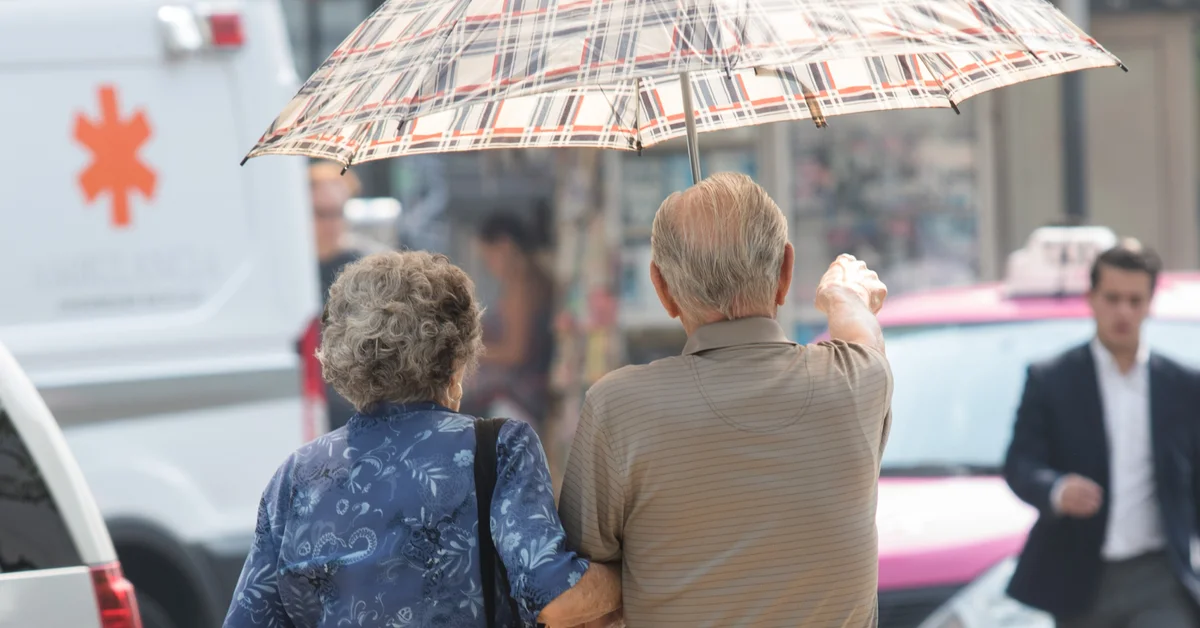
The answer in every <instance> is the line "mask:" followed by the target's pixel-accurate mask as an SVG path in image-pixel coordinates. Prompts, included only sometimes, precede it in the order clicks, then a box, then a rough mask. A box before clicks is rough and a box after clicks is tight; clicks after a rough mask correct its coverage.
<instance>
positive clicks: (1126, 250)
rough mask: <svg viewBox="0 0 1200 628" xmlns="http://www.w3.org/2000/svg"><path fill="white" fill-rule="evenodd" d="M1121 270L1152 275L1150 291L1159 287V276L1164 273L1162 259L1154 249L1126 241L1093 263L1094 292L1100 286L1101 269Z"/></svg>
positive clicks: (1097, 257) (1098, 257)
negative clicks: (1105, 267) (1103, 267)
mask: <svg viewBox="0 0 1200 628" xmlns="http://www.w3.org/2000/svg"><path fill="white" fill-rule="evenodd" d="M1102 266H1107V267H1109V268H1119V269H1121V270H1129V271H1134V272H1142V273H1146V274H1147V275H1150V291H1151V292H1153V291H1154V289H1155V287H1157V286H1158V274H1159V273H1160V272H1162V259H1160V258H1159V257H1158V253H1155V252H1154V250H1153V249H1151V248H1149V247H1145V246H1142V245H1141V244H1140V243H1139V242H1138V241H1136V240H1125V241H1123V242H1121V243H1120V244H1118V245H1116V246H1114V247H1112V248H1111V249H1108V250H1107V251H1105V252H1103V253H1101V254H1100V255H1098V256H1096V259H1095V261H1093V262H1092V290H1095V289H1096V287H1097V286H1099V285H1100V268H1101V267H1102Z"/></svg>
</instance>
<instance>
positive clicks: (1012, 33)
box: [939, 0, 1042, 111]
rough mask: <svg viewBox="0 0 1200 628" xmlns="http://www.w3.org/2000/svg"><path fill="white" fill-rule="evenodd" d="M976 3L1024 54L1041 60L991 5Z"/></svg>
mask: <svg viewBox="0 0 1200 628" xmlns="http://www.w3.org/2000/svg"><path fill="white" fill-rule="evenodd" d="M977 2H979V6H981V7H983V8H984V9H985V10H986V11H987V12H988V13H989V14H991V15H992V17H994V18H996V21H997V22H999V23H1000V26H1002V27H1003V28H1004V29H1006V30H1007V31H1008V33H1006V34H1007V35H1009V36H1011V37H1012V38H1013V39H1015V40H1017V43H1018V44H1021V46H1023V47H1024V48H1025V52H1028V53H1029V54H1030V56H1032V57H1033V58H1034V59H1036V60H1038V61H1041V60H1042V58H1041V57H1039V56H1038V54H1037V53H1036V52H1034V51H1033V48H1032V47H1030V45H1029V44H1027V43H1025V39H1024V38H1023V37H1021V33H1020V32H1019V31H1017V29H1015V28H1013V25H1012V24H1011V23H1010V22H1009V21H1008V18H1005V17H1004V16H1003V15H1000V13H999V12H997V11H996V10H995V9H993V8H992V5H990V4H988V0H977ZM939 82H940V81H939ZM953 102H954V101H951V103H953ZM954 110H955V111H958V107H955V108H954Z"/></svg>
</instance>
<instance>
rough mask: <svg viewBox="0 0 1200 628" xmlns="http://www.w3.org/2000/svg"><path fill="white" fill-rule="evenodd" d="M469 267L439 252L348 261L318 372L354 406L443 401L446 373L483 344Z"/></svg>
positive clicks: (336, 286)
mask: <svg viewBox="0 0 1200 628" xmlns="http://www.w3.org/2000/svg"><path fill="white" fill-rule="evenodd" d="M481 315H482V312H481V311H480V309H479V305H478V304H477V302H476V300H475V285H474V283H472V281H471V278H470V277H468V276H467V273H465V272H463V270H462V269H461V268H459V267H457V266H455V265H454V264H451V263H450V259H449V258H447V257H446V256H444V255H433V254H430V253H426V252H424V251H406V252H402V253H398V252H395V251H390V252H387V253H377V254H375V255H369V256H367V257H364V258H362V259H361V260H359V261H357V262H354V263H352V264H349V265H347V266H346V267H345V269H343V271H342V273H341V274H340V275H339V276H338V278H337V281H335V282H334V283H333V286H332V287H331V288H330V289H329V299H328V301H327V302H326V305H325V316H324V318H325V320H324V329H323V331H322V334H321V349H320V350H319V351H317V358H318V359H319V360H320V361H321V372H322V374H323V375H324V377H325V380H326V381H328V382H329V383H330V384H331V385H332V386H333V388H334V390H336V391H337V392H338V394H340V395H341V396H343V397H345V398H346V400H347V401H349V402H350V403H352V404H354V407H355V408H358V409H359V410H366V409H369V408H370V407H371V406H373V405H375V404H377V403H381V402H392V403H410V402H414V401H435V402H445V401H446V400H445V399H443V397H444V395H445V394H446V390H447V389H448V388H449V387H450V381H451V378H452V377H453V376H454V374H455V373H456V372H458V370H459V369H462V368H464V367H468V368H470V367H474V365H475V364H476V362H477V359H478V356H479V353H480V352H481V350H482V348H483V342H482V335H483V326H482V324H481V322H480V318H481Z"/></svg>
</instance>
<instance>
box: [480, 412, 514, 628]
mask: <svg viewBox="0 0 1200 628" xmlns="http://www.w3.org/2000/svg"><path fill="white" fill-rule="evenodd" d="M506 420H507V419H475V495H476V502H477V504H478V507H479V569H480V571H481V572H482V574H481V575H482V577H483V580H482V582H481V583H480V584H481V585H482V587H483V612H484V616H485V618H486V619H487V625H488V628H496V625H497V624H496V572H497V571H499V573H500V582H501V583H502V585H503V587H504V592H505V595H504V598H505V600H506V601H507V602H508V606H509V609H510V610H511V611H512V613H513V615H512V616H513V618H517V617H520V615H518V614H517V612H518V611H517V602H516V600H514V599H513V598H512V595H511V594H509V593H508V591H510V589H509V584H508V571H507V570H506V569H505V568H504V561H501V560H498V558H499V555H498V554H497V553H496V545H495V543H494V542H493V540H492V525H491V521H492V494H493V493H495V492H496V464H497V459H496V443H497V441H498V440H499V438H500V428H501V427H503V426H504V422H505V421H506Z"/></svg>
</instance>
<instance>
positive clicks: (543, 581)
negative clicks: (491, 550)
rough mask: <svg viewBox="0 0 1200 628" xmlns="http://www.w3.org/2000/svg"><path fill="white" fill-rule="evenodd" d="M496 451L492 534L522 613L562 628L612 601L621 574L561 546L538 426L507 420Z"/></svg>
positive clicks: (611, 606)
mask: <svg viewBox="0 0 1200 628" xmlns="http://www.w3.org/2000/svg"><path fill="white" fill-rule="evenodd" d="M496 453H497V469H496V472H497V479H496V493H495V495H494V496H493V497H492V538H493V541H494V542H495V545H496V549H497V551H498V552H499V554H500V559H501V560H502V561H503V562H504V566H505V568H506V569H507V570H508V580H509V583H510V584H511V586H512V596H513V598H515V599H516V600H517V606H518V608H519V609H520V611H521V615H522V620H524V621H525V622H526V623H534V622H535V621H539V620H540V621H543V622H545V623H550V624H551V625H555V626H564V627H565V626H572V625H574V624H579V623H583V622H586V621H588V620H589V619H595V618H598V617H602V616H603V615H605V614H606V613H609V612H611V611H613V610H615V609H616V608H618V607H619V606H620V598H621V596H620V573H619V572H618V571H617V570H616V569H613V568H612V567H609V566H607V565H600V564H591V563H589V561H588V560H586V559H584V558H582V557H581V556H579V555H578V554H576V553H575V552H573V551H569V550H568V549H567V544H566V534H565V533H564V532H563V527H562V522H561V521H560V520H559V518H558V511H557V509H556V508H555V505H554V486H553V484H551V482H550V470H549V468H548V467H547V465H546V454H545V452H544V451H543V450H542V443H541V441H540V440H539V439H538V436H537V433H536V432H534V431H533V428H532V427H531V426H530V425H529V424H528V423H523V422H521V421H509V422H507V423H506V424H505V425H504V427H502V428H501V429H500V435H499V444H498V447H497V452H496ZM546 612H548V613H549V615H548V616H545V618H544V619H543V617H544V615H543V614H544V613H546ZM547 620H549V621H547ZM564 620H565V622H567V623H563V621H564Z"/></svg>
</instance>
